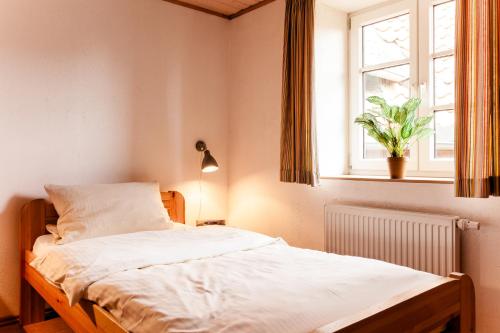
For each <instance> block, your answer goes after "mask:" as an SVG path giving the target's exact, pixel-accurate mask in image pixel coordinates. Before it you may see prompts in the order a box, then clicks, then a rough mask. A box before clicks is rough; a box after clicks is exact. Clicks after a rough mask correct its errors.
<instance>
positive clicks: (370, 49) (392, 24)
mask: <svg viewBox="0 0 500 333" xmlns="http://www.w3.org/2000/svg"><path fill="white" fill-rule="evenodd" d="M409 57H410V15H409V14H406V15H401V16H398V17H394V18H391V19H388V20H384V21H381V22H377V23H374V24H370V25H366V26H364V27H363V66H371V65H378V64H382V63H387V62H391V61H396V60H404V59H408V58H409Z"/></svg>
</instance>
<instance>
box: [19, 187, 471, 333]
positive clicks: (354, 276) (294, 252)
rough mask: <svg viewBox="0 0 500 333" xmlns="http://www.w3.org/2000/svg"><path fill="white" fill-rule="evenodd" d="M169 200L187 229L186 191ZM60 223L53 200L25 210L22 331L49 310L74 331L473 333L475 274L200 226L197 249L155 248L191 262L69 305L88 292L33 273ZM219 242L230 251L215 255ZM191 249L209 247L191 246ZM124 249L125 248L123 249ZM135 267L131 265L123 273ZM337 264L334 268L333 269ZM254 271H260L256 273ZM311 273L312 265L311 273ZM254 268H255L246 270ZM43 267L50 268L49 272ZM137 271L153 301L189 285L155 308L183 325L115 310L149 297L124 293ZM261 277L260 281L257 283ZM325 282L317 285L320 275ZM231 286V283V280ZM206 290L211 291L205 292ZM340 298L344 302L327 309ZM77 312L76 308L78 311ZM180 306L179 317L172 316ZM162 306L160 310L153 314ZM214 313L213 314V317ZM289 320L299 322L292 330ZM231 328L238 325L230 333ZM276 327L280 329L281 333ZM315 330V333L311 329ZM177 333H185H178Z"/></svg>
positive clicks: (98, 282)
mask: <svg viewBox="0 0 500 333" xmlns="http://www.w3.org/2000/svg"><path fill="white" fill-rule="evenodd" d="M161 196H162V201H163V204H164V206H165V208H166V209H167V210H168V212H169V215H170V217H171V219H172V220H174V221H176V222H179V223H184V222H185V218H184V198H183V196H182V195H181V194H180V193H178V192H164V193H162V194H161ZM57 218H58V216H57V213H56V211H55V209H54V207H53V206H52V204H51V203H49V202H47V201H45V200H34V201H31V202H30V203H28V204H27V205H26V206H25V207H24V208H23V210H22V218H21V231H20V250H21V309H20V320H21V322H22V324H23V325H26V324H30V323H36V322H41V321H43V320H44V314H45V306H46V303H47V304H48V305H50V306H51V307H52V308H53V309H54V310H55V311H56V312H57V313H58V314H59V315H60V317H61V318H62V319H63V320H64V321H65V322H66V324H67V325H68V326H69V327H71V329H72V330H74V331H75V332H109V333H115V332H128V331H129V330H127V329H126V327H128V328H131V327H136V326H134V325H135V324H136V323H137V322H139V323H140V325H143V326H137V329H131V331H150V332H153V331H158V330H159V327H160V328H161V327H167V326H168V327H170V326H171V327H177V326H175V325H180V326H178V327H177V328H179V327H183V328H186V327H191V329H192V330H193V331H195V328H196V327H193V326H196V325H198V323H204V324H205V325H208V326H205V327H204V328H201V327H198V329H197V330H196V331H206V332H209V331H224V328H225V331H232V332H235V331H241V332H251V331H291V330H290V327H304V331H314V332H322V333H323V332H433V331H440V329H441V328H442V327H444V326H446V327H447V332H460V333H465V332H474V331H475V317H474V316H475V313H474V290H473V284H472V281H471V279H470V278H469V277H468V276H467V275H464V274H460V273H454V274H451V275H450V277H447V278H444V277H437V276H431V275H425V274H426V273H419V272H416V271H413V270H410V269H406V268H400V267H399V266H398V267H396V266H395V265H390V264H386V263H381V262H377V261H374V260H371V261H370V260H367V259H361V258H354V257H344V256H336V255H330V254H322V253H319V252H317V251H310V250H302V249H296V248H292V247H289V246H287V245H286V244H283V243H282V241H281V240H279V239H271V238H270V237H267V236H263V235H257V234H253V233H248V232H244V231H238V230H236V229H234V230H233V229H231V228H225V227H220V228H219V229H217V227H202V228H198V229H196V230H193V231H178V232H177V233H178V234H179V235H184V236H183V237H184V238H183V239H187V240H189V239H190V238H191V240H190V241H191V242H192V243H189V242H188V243H186V244H187V245H186V246H184V247H183V244H182V243H176V242H175V239H177V238H178V234H175V238H172V241H168V242H163V243H161V242H160V243H158V244H157V245H154V246H157V248H158V249H160V251H159V252H161V253H173V252H174V251H172V249H177V250H178V253H179V254H181V255H182V254H185V256H186V258H178V256H174V257H175V258H172V256H170V257H168V258H165V256H163V255H161V256H160V255H159V256H158V258H156V257H155V256H151V258H149V257H148V258H147V260H149V261H148V262H146V263H141V264H140V265H142V266H141V267H139V266H138V268H141V269H139V270H138V269H135V268H136V267H129V268H130V269H123V270H122V271H120V272H115V273H113V274H107V273H106V274H102V273H101V275H102V277H100V278H99V279H92V280H89V281H88V283H87V285H86V286H87V288H85V290H86V291H85V293H86V295H80V296H81V297H76V296H75V297H73V298H71V297H70V298H68V293H71V292H69V291H68V290H69V289H71V287H73V289H74V291H75V293H74V294H75V295H76V294H77V293H78V290H82V289H83V288H82V287H81V285H78V284H77V285H73V286H71V285H69V284H68V285H66V286H65V288H64V289H65V291H66V292H63V291H62V290H61V288H59V287H58V286H55V285H54V284H53V283H51V282H49V281H48V280H47V279H46V277H45V275H42V273H41V272H43V269H40V271H39V270H37V269H35V268H34V267H33V263H36V261H37V259H40V257H39V258H37V256H36V255H35V254H34V253H33V251H32V250H33V246H34V244H35V241H36V240H37V239H38V238H39V237H40V236H42V235H44V234H46V233H47V232H46V228H45V226H46V224H49V223H54V222H55V221H56V220H57ZM186 235H187V236H186ZM143 236H144V235H143ZM127 237H128V238H127ZM130 237H133V236H119V237H115V238H112V239H111V238H110V240H109V241H106V242H101V243H102V244H101V245H99V246H102V249H108V250H109V251H111V250H113V244H114V242H116V244H120V242H121V243H123V242H124V240H125V242H129V241H130V242H135V241H136V240H134V238H130ZM162 237H164V236H162ZM167 237H168V235H167ZM157 238H158V237H157V235H156V234H151V233H148V234H146V236H144V237H142V240H141V242H142V243H140V242H138V243H137V244H143V245H146V246H147V244H154V240H155V239H157ZM218 241H219V242H220V244H224V246H216V245H217V244H218V243H217V242H218ZM222 241H223V242H222ZM190 244H191V245H190ZM193 244H202V245H200V246H193ZM203 244H204V245H203ZM151 246H153V245H151ZM117 247H118V248H119V245H117ZM99 249H100V248H98V247H97V245H96V248H95V249H89V251H90V252H89V253H88V254H87V257H89V256H93V255H96V253H98V252H95V253H94V252H92V251H100V250H99ZM221 249H222V250H221ZM80 250H81V249H80ZM73 251H75V252H78V251H79V249H78V248H77V247H75V248H73ZM190 251H191V252H193V253H189V256H187V254H186V253H187V252H190ZM214 251H215V252H214ZM221 251H222V252H221ZM224 251H225V252H224ZM138 252H139V251H138ZM196 252H198V253H196ZM206 253H211V255H205V254H206ZM132 257H133V255H132ZM137 257H138V258H140V257H142V256H137ZM181 257H182V256H181ZM56 258H57V257H56ZM273 258H274V259H273ZM286 258H293V260H290V261H289V262H288V263H286V265H283V261H286V260H287V259H286ZM127 259H129V258H127ZM186 259H190V260H191V259H196V260H191V261H188V264H186ZM155 260H162V261H161V262H160V261H155ZM315 260H317V263H315ZM133 261H134V260H132V259H130V260H127V262H125V261H124V262H122V263H121V264H122V265H123V264H128V262H133ZM164 261H168V262H164ZM330 261H331V263H329V262H330ZM252 262H255V264H251V263H252ZM325 262H326V263H329V265H331V267H336V268H337V269H336V270H333V269H331V270H330V271H332V272H333V271H338V270H339V269H338V267H351V269H350V270H345V272H344V273H343V274H344V275H342V274H340V275H339V274H337V273H335V274H333V273H332V274H333V275H331V276H330V275H328V274H326V275H325V274H324V273H325V272H326V273H328V270H325V269H324V268H321V267H320V266H321V265H320V264H321V263H325ZM30 263H31V264H30ZM81 264H82V263H81V262H79V263H78V265H81ZM160 264H161V265H160ZM167 264H168V265H167ZM308 264H309V266H307V265H308ZM252 265H254V266H253V267H256V268H255V269H254V268H253V269H252V270H245V269H248V267H250V266H252ZM294 265H295V266H294ZM35 266H36V265H35ZM39 267H42V268H43V266H39ZM144 267H148V269H144ZM214 267H215V268H214ZM217 267H218V268H217ZM293 267H295V270H296V271H295V272H293V273H292V272H291V271H290V274H286V269H290V270H293ZM301 267H306V269H304V270H303V272H300V268H301ZM84 268H85V269H86V270H88V269H90V268H93V267H92V265H90V264H89V266H88V267H84ZM316 268H317V269H318V270H319V271H318V274H320V273H321V274H323V277H325V278H324V279H323V280H321V281H319V280H318V281H315V283H314V284H309V285H307V284H304V283H303V282H304V281H307V280H308V275H311V276H312V275H313V274H315V273H314V272H313V271H314V270H315V269H316ZM207 269H215V270H214V271H213V274H210V275H211V276H218V279H219V280H220V281H218V280H217V279H215V280H214V279H211V280H207V279H205V278H206V277H204V276H203V274H202V273H203V272H205V271H206V270H207ZM365 269H366V272H365ZM224 270H225V271H226V272H231V274H220V272H221V271H224ZM131 272H132V273H133V274H141V275H140V277H141V278H146V277H148V278H149V279H151V277H153V279H154V280H149V281H154V283H153V282H151V283H150V284H151V285H152V286H151V287H148V288H150V289H148V290H149V292H151V291H154V292H156V291H157V290H160V291H162V290H164V289H169V288H170V289H172V288H173V289H175V286H176V284H166V283H165V281H163V282H162V279H161V278H159V277H162V276H170V277H171V278H172V279H177V281H179V282H181V283H178V288H179V290H178V293H181V291H182V290H184V291H185V290H189V292H188V293H185V295H181V296H179V299H180V300H179V301H176V302H177V303H176V302H174V301H168V302H165V303H166V304H159V305H158V299H156V300H154V301H155V302H156V303H154V304H157V305H158V307H159V309H160V310H158V311H159V312H161V311H162V310H163V309H164V308H165V307H167V309H166V310H165V311H170V312H178V313H179V314H178V317H177V318H174V320H170V321H168V325H167V324H166V325H167V326H158V325H159V324H158V323H159V322H160V321H161V320H162V319H161V318H159V319H158V320H153V319H151V318H154V316H155V314H154V313H153V314H145V315H144V316H143V317H139V319H138V318H135V319H133V320H128V321H127V320H124V319H122V318H121V316H120V315H119V312H117V309H116V308H115V307H114V306H113V304H115V303H120V302H121V303H123V302H124V301H123V299H125V300H127V301H128V300H130V299H136V298H137V299H139V300H140V299H141V297H140V296H141V295H134V294H133V292H132V291H131V294H126V292H127V290H128V289H130V290H137V288H139V287H140V285H141V284H142V285H144V282H140V283H138V284H139V286H133V284H134V279H135V277H133V278H131V279H130V278H129V277H127V274H132V273H131ZM253 272H255V274H257V275H255V276H250V275H251V274H253ZM369 272H377V274H375V275H374V274H372V273H370V274H372V275H370V274H369ZM47 273H50V272H44V274H47ZM217 274H219V275H217ZM238 274H240V275H239V278H237V279H236V278H234V277H235V276H237V277H238ZM318 274H316V275H314V276H319V275H318ZM383 274H386V275H383ZM94 275H95V274H94ZM230 277H233V278H232V280H231V279H230ZM297 277H298V278H297ZM377 277H378V279H377ZM127 279H128V280H127ZM179 279H180V280H179ZM342 279H343V280H342ZM167 280H168V279H167ZM424 280H425V281H424ZM123 281H125V282H123ZM138 281H140V280H138ZM184 281H186V282H185V284H183V283H184ZM192 281H195V283H194V282H192ZM200 281H202V282H203V281H205V282H203V283H200ZM206 281H208V282H206ZM393 281H394V282H393ZM397 281H399V282H397ZM401 281H405V282H401ZM120 282H122V283H126V286H127V288H128V289H126V290H120V288H121V287H120ZM424 282H425V283H424ZM270 284H271V285H273V286H275V287H273V288H271V289H270V288H267V287H266V285H270ZM321 284H324V286H323V287H324V288H323V289H319V287H318V286H319V285H321ZM391 284H392V285H393V286H392V287H391V288H389V289H387V285H391ZM131 285H132V286H131ZM221 285H222V286H223V289H224V290H219V292H214V290H217V289H221V287H220V286H221ZM338 285H345V286H344V287H343V289H336V287H337V286H338ZM122 286H123V284H122ZM294 286H297V288H294ZM377 286H379V289H382V288H386V289H385V290H389V292H384V293H385V294H387V295H382V296H384V297H382V296H381V295H380V293H376V292H374V291H376V290H377V289H378V288H377ZM115 287H116V289H117V290H114V291H113V292H112V293H108V292H107V291H109V290H113V288H115ZM134 288H135V289H134ZM155 288H157V289H155ZM325 288H326V289H325ZM349 288H350V289H349ZM122 289H123V288H122ZM318 290H319V291H321V290H328V292H330V293H331V297H330V296H328V297H326V296H325V295H324V293H318ZM134 292H135V291H134ZM120 293H122V295H121V296H120V297H118V296H117V298H115V299H112V298H110V297H109V295H108V294H111V295H114V294H120ZM123 293H125V294H123ZM266 293H267V294H266ZM271 293H272V294H271ZM315 293H316V294H315ZM342 293H343V294H342ZM174 294H175V290H174ZM217 294H220V295H225V296H224V301H225V302H226V303H227V304H226V303H224V304H225V305H227V306H229V308H224V307H220V297H215V298H214V297H211V296H212V295H215V296H217ZM193 295H198V296H200V295H201V297H199V298H198V299H196V300H195V299H190V298H189V297H193ZM207 295H208V296H207ZM73 296H74V295H73ZM84 296H85V297H84ZM361 297H362V298H361ZM266 298H267V299H272V300H274V302H270V303H271V304H267V303H265V302H264V303H258V302H262V301H263V300H265V299H266ZM89 299H90V300H89ZM332 299H337V300H336V301H335V302H333V301H332V303H329V302H330V301H331V300H332ZM359 299H363V300H364V299H368V300H371V303H370V304H369V305H367V306H361V305H359V303H360V302H359ZM311 300H312V301H314V302H316V304H317V310H316V311H314V312H315V313H314V315H313V316H304V317H307V318H302V314H304V313H306V314H307V311H305V310H304V309H306V305H307V303H308V302H309V303H310V302H311ZM70 301H71V303H70ZM149 301H150V300H145V301H142V303H140V302H139V305H134V306H140V305H141V304H142V306H143V308H142V309H141V311H146V310H147V309H148V307H147V304H148V303H147V302H149ZM72 303H73V305H71V304H72ZM287 303H290V304H287ZM239 304H244V305H245V307H243V309H244V313H245V315H242V314H241V313H240V314H238V305H239ZM255 304H258V305H255ZM291 305H293V306H291ZM168 306H170V308H168ZM176 306H177V307H178V310H179V311H174V310H176V309H175V307H176ZM154 307H155V306H152V308H154ZM207 307H208V308H210V307H213V308H214V309H213V310H211V311H206V308H207ZM181 308H182V309H181ZM122 309H123V308H122ZM262 309H265V310H266V311H263V310H262ZM181 310H182V311H184V312H182V311H181ZM294 311H295V312H294ZM139 312H140V311H139ZM329 312H331V313H332V314H333V313H334V314H335V316H333V317H332V318H334V320H331V321H327V320H326V319H325V318H327V317H328V315H329ZM190 313H196V314H197V315H195V316H193V318H186V316H187V314H190ZM207 313H208V314H209V317H213V318H208V319H207V318H206V314H207ZM214 313H216V314H217V315H214ZM268 314H269V316H270V317H269V321H274V323H273V325H275V326H266V325H268V324H267V321H266V320H264V319H263V318H264V317H266V316H268ZM292 314H293V315H292ZM291 318H293V320H296V322H293V320H292V319H291ZM180 319H182V320H180ZM217 319H218V320H217ZM131 322H132V323H131ZM229 322H231V323H232V324H231V325H233V326H227V325H228V324H227V323H229ZM148 325H149V326H148ZM211 325H212V326H211ZM238 325H239V326H238ZM259 325H260V326H259ZM287 325H292V326H287ZM311 325H313V326H311ZM314 325H317V326H314ZM228 327H229V328H230V329H228ZM272 327H276V329H273V328H272ZM312 327H313V328H314V329H313V330H311V329H310V328H312ZM306 328H307V329H306ZM186 330H187V329H186ZM177 331H182V330H181V329H178V330H177Z"/></svg>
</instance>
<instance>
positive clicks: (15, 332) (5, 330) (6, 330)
mask: <svg viewBox="0 0 500 333" xmlns="http://www.w3.org/2000/svg"><path fill="white" fill-rule="evenodd" d="M22 332H23V331H22V330H21V327H19V325H10V326H4V327H0V333H22Z"/></svg>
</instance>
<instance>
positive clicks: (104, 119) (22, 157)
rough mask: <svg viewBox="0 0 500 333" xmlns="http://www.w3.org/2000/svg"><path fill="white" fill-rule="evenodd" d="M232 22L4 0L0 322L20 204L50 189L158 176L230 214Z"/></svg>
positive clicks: (14, 302) (125, 2)
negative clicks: (214, 165) (208, 154)
mask: <svg viewBox="0 0 500 333" xmlns="http://www.w3.org/2000/svg"><path fill="white" fill-rule="evenodd" d="M228 24H229V23H228V22H227V21H226V20H223V19H221V18H217V17H213V16H209V15H206V14H203V13H199V12H196V11H192V10H189V9H186V8H183V7H179V6H174V5H171V4H168V3H166V2H163V1H159V0H107V1H102V0H72V1H67V0H44V1H32V0H3V1H0V184H1V190H0V230H1V233H0V317H3V316H7V315H14V314H17V313H18V283H19V274H18V271H19V265H18V251H17V246H18V245H17V239H18V219H19V210H20V208H21V205H22V204H23V203H25V202H26V201H27V200H29V199H31V198H36V197H43V196H45V194H44V191H43V184H45V183H58V184H67V183H96V182H116V181H127V180H150V179H156V180H159V181H160V182H161V185H162V188H163V189H179V190H181V191H182V192H183V193H184V194H185V196H186V197H187V204H188V219H189V220H190V221H191V222H192V221H193V220H194V219H195V218H196V217H197V208H198V201H197V199H198V184H197V178H198V175H199V167H198V163H199V155H198V154H197V152H196V151H195V150H194V142H195V141H196V139H197V138H204V139H205V140H206V141H207V143H208V145H209V147H210V149H211V150H212V152H213V153H214V156H215V157H216V158H217V159H218V161H219V162H220V164H221V166H223V167H222V168H221V169H220V171H219V172H217V173H215V174H210V175H207V176H205V178H204V180H205V182H204V187H203V193H204V197H205V202H204V211H203V214H202V216H204V217H224V216H225V213H226V189H227V171H226V170H227V168H226V167H224V166H226V165H227V161H226V160H227V146H226V141H227V126H228V116H227V66H226V62H227V61H226V60H227V36H228Z"/></svg>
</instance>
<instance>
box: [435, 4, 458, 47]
mask: <svg viewBox="0 0 500 333" xmlns="http://www.w3.org/2000/svg"><path fill="white" fill-rule="evenodd" d="M454 48H455V1H450V2H445V3H443V4H440V5H436V6H434V52H441V51H449V50H453V49H454Z"/></svg>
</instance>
